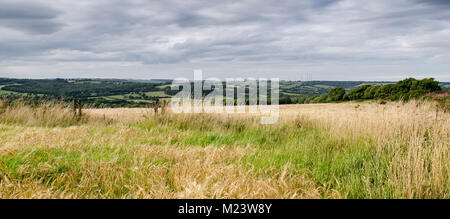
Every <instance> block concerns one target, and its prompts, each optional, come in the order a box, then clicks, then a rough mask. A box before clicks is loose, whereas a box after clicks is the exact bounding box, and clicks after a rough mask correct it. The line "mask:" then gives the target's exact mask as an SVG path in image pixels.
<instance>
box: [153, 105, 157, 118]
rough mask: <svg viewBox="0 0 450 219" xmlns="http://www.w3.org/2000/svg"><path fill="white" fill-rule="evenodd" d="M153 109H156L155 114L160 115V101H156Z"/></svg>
mask: <svg viewBox="0 0 450 219" xmlns="http://www.w3.org/2000/svg"><path fill="white" fill-rule="evenodd" d="M153 110H155V115H158V102H155V105H154V106H153Z"/></svg>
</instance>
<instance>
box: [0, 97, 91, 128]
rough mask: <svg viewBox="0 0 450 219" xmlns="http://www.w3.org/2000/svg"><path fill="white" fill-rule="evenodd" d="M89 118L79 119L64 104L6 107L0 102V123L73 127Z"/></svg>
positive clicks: (19, 103)
mask: <svg viewBox="0 0 450 219" xmlns="http://www.w3.org/2000/svg"><path fill="white" fill-rule="evenodd" d="M88 120H89V118H88V116H87V115H85V116H84V117H81V118H78V117H77V116H75V115H74V112H73V110H72V109H71V108H70V106H68V105H67V104H65V103H63V102H45V103H41V104H38V105H30V104H25V103H24V102H20V101H18V102H14V103H12V104H8V105H6V104H5V103H2V102H0V121H1V122H4V123H18V124H22V125H26V126H49V127H50V126H71V125H76V124H80V123H83V122H87V121H88Z"/></svg>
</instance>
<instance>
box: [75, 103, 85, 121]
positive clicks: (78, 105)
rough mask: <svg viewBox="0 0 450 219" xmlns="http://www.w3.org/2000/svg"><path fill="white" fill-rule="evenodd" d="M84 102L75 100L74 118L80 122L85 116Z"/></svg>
mask: <svg viewBox="0 0 450 219" xmlns="http://www.w3.org/2000/svg"><path fill="white" fill-rule="evenodd" d="M82 108H83V105H82V102H81V100H73V117H74V118H77V119H78V120H80V119H81V116H82V115H83V113H82V111H81V110H82Z"/></svg>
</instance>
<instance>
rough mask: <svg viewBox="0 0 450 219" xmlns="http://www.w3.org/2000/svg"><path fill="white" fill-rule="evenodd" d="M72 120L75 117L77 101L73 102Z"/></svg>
mask: <svg viewBox="0 0 450 219" xmlns="http://www.w3.org/2000/svg"><path fill="white" fill-rule="evenodd" d="M72 102H73V109H72V110H73V118H75V117H77V100H75V99H74V100H73V101H72Z"/></svg>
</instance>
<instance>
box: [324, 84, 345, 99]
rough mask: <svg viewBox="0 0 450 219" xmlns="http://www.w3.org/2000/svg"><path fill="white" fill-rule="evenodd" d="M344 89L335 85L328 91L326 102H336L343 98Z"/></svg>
mask: <svg viewBox="0 0 450 219" xmlns="http://www.w3.org/2000/svg"><path fill="white" fill-rule="evenodd" d="M344 95H345V89H344V88H343V87H335V88H333V89H331V90H330V91H329V92H328V97H327V102H336V101H341V100H343V99H344Z"/></svg>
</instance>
